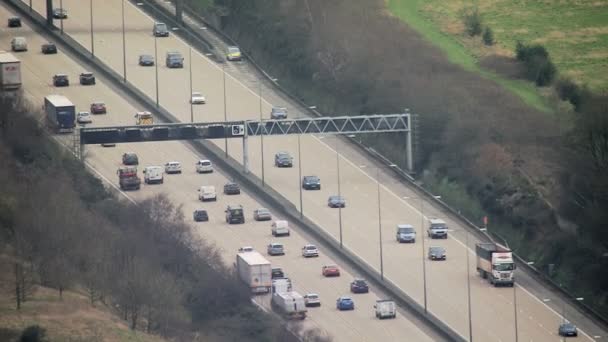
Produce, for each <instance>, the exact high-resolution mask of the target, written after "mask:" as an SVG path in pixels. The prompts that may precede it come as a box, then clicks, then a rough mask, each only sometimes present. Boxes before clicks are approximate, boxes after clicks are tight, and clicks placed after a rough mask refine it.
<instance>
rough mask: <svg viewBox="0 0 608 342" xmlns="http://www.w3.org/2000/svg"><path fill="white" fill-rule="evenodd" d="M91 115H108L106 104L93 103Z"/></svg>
mask: <svg viewBox="0 0 608 342" xmlns="http://www.w3.org/2000/svg"><path fill="white" fill-rule="evenodd" d="M91 113H92V114H106V113H107V109H106V104H105V103H103V102H93V103H91Z"/></svg>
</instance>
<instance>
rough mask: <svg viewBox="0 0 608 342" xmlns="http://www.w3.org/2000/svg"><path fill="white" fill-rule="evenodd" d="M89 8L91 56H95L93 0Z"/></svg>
mask: <svg viewBox="0 0 608 342" xmlns="http://www.w3.org/2000/svg"><path fill="white" fill-rule="evenodd" d="M89 9H90V14H91V56H93V57H95V40H94V38H93V0H91V1H90V2H89Z"/></svg>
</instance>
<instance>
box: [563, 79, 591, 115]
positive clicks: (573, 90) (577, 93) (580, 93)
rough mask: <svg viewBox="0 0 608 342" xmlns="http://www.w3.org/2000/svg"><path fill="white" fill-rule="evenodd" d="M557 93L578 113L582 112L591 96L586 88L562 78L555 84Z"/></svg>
mask: <svg viewBox="0 0 608 342" xmlns="http://www.w3.org/2000/svg"><path fill="white" fill-rule="evenodd" d="M555 91H556V92H557V96H559V98H560V99H561V100H564V101H568V102H570V103H571V104H572V106H574V110H576V111H577V112H579V111H580V109H581V106H582V105H583V102H584V101H585V99H587V98H589V97H590V96H591V92H590V91H589V89H588V88H587V87H586V86H579V85H578V84H576V83H574V81H572V80H571V79H569V78H560V79H559V80H558V81H557V82H556V83H555Z"/></svg>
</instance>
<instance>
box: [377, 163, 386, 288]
mask: <svg viewBox="0 0 608 342" xmlns="http://www.w3.org/2000/svg"><path fill="white" fill-rule="evenodd" d="M376 184H377V191H378V240H379V243H380V279H382V280H384V260H383V253H382V209H381V208H382V206H381V203H380V168H376Z"/></svg>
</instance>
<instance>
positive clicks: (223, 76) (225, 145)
mask: <svg viewBox="0 0 608 342" xmlns="http://www.w3.org/2000/svg"><path fill="white" fill-rule="evenodd" d="M222 79H223V87H224V122H226V121H228V115H227V114H226V62H224V63H222ZM224 151H225V152H226V155H225V157H226V158H228V137H224Z"/></svg>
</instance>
